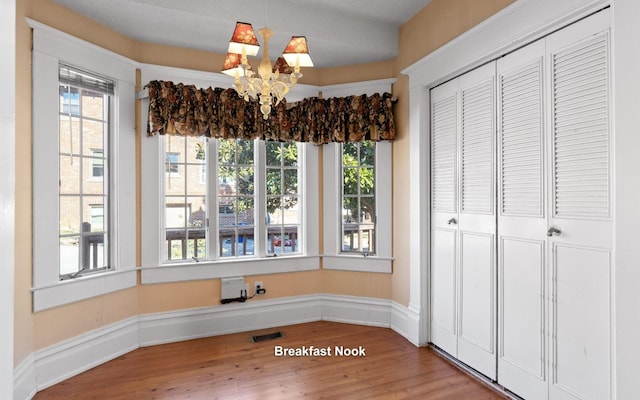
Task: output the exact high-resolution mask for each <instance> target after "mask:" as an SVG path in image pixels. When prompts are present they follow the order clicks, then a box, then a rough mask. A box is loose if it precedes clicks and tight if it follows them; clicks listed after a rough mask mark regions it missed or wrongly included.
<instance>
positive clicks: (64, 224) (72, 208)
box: [60, 196, 81, 236]
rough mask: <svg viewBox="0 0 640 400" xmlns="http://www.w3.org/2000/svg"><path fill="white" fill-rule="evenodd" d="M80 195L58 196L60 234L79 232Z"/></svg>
mask: <svg viewBox="0 0 640 400" xmlns="http://www.w3.org/2000/svg"><path fill="white" fill-rule="evenodd" d="M80 216H81V212H80V196H60V235H61V236H62V235H68V234H78V233H80Z"/></svg>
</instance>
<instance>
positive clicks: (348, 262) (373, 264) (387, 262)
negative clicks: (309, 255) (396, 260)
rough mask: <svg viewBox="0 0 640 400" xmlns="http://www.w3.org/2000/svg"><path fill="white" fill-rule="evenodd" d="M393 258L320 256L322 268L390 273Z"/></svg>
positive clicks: (347, 255)
mask: <svg viewBox="0 0 640 400" xmlns="http://www.w3.org/2000/svg"><path fill="white" fill-rule="evenodd" d="M392 263H393V258H388V257H379V256H367V257H365V256H364V255H351V254H334V255H326V254H325V255H323V256H322V269H328V270H340V271H357V272H377V273H383V274H390V273H391V271H392V268H391V264H392Z"/></svg>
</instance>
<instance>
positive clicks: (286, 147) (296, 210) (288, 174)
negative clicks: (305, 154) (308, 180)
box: [266, 142, 301, 255]
mask: <svg viewBox="0 0 640 400" xmlns="http://www.w3.org/2000/svg"><path fill="white" fill-rule="evenodd" d="M299 146H300V145H299V144H298V143H293V142H292V143H273V144H270V145H269V146H268V147H267V160H269V164H270V165H269V166H268V167H267V180H266V185H267V188H266V189H267V194H268V197H267V199H266V200H267V243H266V245H267V254H270V255H271V254H281V253H296V252H299V251H300V249H299V243H298V231H299V230H300V224H301V215H300V193H299V185H298V177H299V175H300V171H299V167H298V166H299V162H298V154H299V151H298V147H299Z"/></svg>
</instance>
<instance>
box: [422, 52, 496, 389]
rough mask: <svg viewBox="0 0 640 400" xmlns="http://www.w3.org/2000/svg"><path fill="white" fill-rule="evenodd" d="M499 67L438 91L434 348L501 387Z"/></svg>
mask: <svg viewBox="0 0 640 400" xmlns="http://www.w3.org/2000/svg"><path fill="white" fill-rule="evenodd" d="M495 152H496V149H495V63H490V64H488V65H485V66H483V67H480V68H478V69H476V70H474V71H471V72H469V73H467V74H465V75H463V76H461V77H459V78H456V79H454V80H452V81H450V82H447V83H446V84H444V85H441V86H439V87H437V88H435V89H433V90H432V91H431V183H432V185H431V202H432V208H431V213H432V222H431V240H432V246H431V306H432V308H431V340H432V342H433V343H434V344H435V345H437V346H439V347H440V348H442V349H444V350H445V351H447V352H448V353H449V354H451V355H452V356H454V357H456V358H458V359H460V360H461V361H462V362H464V363H466V364H468V365H469V366H471V367H473V368H474V369H476V370H478V371H480V372H482V373H483V374H485V375H487V376H488V377H491V378H492V379H495V376H496V329H495V327H496V301H495V298H496V268H495V262H496V255H495V230H496V214H495V186H496V185H495V164H496V163H495Z"/></svg>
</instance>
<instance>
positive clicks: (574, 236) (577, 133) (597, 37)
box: [430, 10, 614, 400]
mask: <svg viewBox="0 0 640 400" xmlns="http://www.w3.org/2000/svg"><path fill="white" fill-rule="evenodd" d="M609 26H610V14H609V11H608V10H604V11H601V12H598V13H596V14H594V15H592V16H590V17H588V18H585V19H583V20H581V21H578V22H576V23H574V24H572V25H570V26H568V27H566V28H564V29H561V30H559V31H556V32H554V33H552V34H550V35H548V36H547V37H545V38H542V39H540V40H538V41H536V42H534V43H532V44H529V45H527V46H525V47H523V48H521V49H519V50H516V51H514V52H512V53H510V54H508V55H505V56H504V57H502V58H500V59H498V60H496V61H495V62H493V63H489V64H486V65H484V66H482V67H480V68H478V69H476V70H473V71H471V72H469V73H466V74H464V75H462V76H460V77H458V78H456V79H453V80H451V81H449V82H446V83H445V84H442V85H440V86H438V87H435V88H433V89H432V90H431V92H430V95H431V110H430V113H431V170H432V171H431V202H432V204H431V212H432V221H431V286H430V288H431V341H432V342H433V343H434V344H435V345H436V346H438V347H440V348H442V349H443V350H444V351H446V352H448V353H449V354H451V355H452V356H453V357H456V358H457V359H459V360H460V361H462V362H463V363H465V364H467V365H469V366H470V367H472V368H474V369H476V370H477V371H479V372H481V373H483V374H484V375H486V376H487V377H489V378H491V379H494V380H496V381H497V382H498V383H500V384H501V385H503V386H504V387H506V388H507V389H509V390H511V391H512V392H514V393H516V394H518V395H519V396H521V397H523V398H525V399H531V400H546V399H553V400H555V399H562V400H569V399H571V400H576V399H594V400H595V399H597V400H607V399H612V398H613V397H614V395H613V391H612V387H613V385H612V380H611V377H612V372H613V370H612V368H613V359H612V357H613V354H614V352H613V340H612V326H613V324H612V318H613V312H612V310H613V303H612V298H613V287H612V281H613V280H612V271H613V269H612V265H613V262H614V260H613V259H614V254H613V252H612V249H613V235H612V232H613V221H614V216H613V215H612V197H613V192H612V181H613V176H614V173H613V172H614V171H613V170H612V162H611V161H612V158H613V149H612V148H611V143H612V140H611V136H612V129H611V122H610V113H611V100H610V99H611V98H612V96H611V93H610V87H611V86H610V79H611V73H610V61H609V60H610V52H611V50H610V37H609V35H610V30H609Z"/></svg>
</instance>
